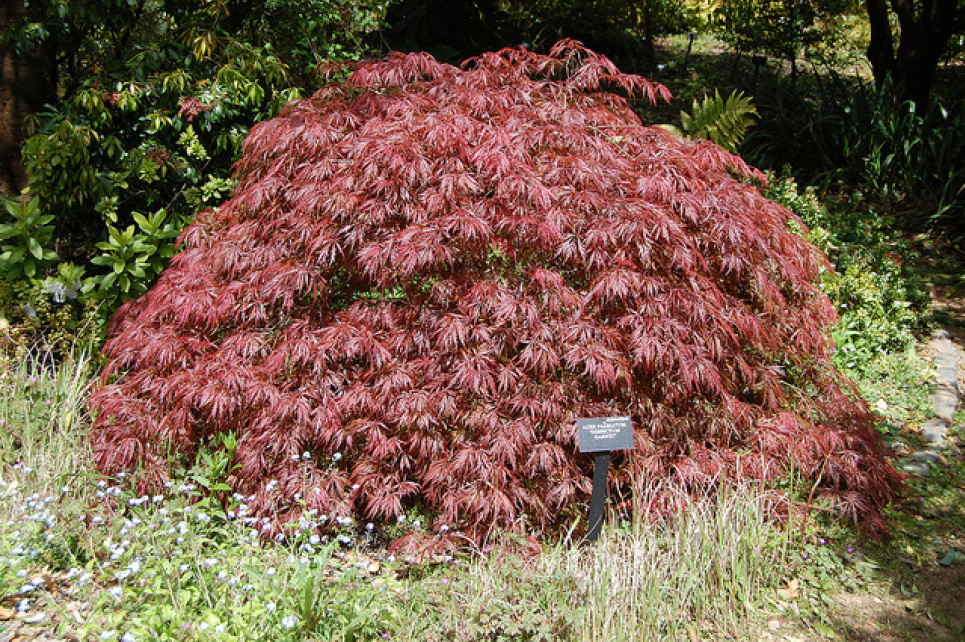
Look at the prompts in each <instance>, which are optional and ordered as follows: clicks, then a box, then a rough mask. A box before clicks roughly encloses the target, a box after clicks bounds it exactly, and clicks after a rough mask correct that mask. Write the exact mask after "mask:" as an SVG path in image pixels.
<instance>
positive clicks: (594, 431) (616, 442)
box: [576, 417, 633, 453]
mask: <svg viewBox="0 0 965 642" xmlns="http://www.w3.org/2000/svg"><path fill="white" fill-rule="evenodd" d="M576 431H577V435H578V436H579V439H580V452H581V453H598V452H603V451H606V452H609V451H611V450H633V427H632V425H631V424H630V418H629V417H594V418H592V419H577V420H576Z"/></svg>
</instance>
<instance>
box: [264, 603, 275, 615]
mask: <svg viewBox="0 0 965 642" xmlns="http://www.w3.org/2000/svg"><path fill="white" fill-rule="evenodd" d="M275 608H276V606H275V603H274V602H269V603H268V604H266V605H265V610H266V611H268V612H269V613H273V612H274V611H275Z"/></svg>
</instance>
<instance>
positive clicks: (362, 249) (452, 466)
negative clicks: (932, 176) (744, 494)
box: [92, 41, 900, 541]
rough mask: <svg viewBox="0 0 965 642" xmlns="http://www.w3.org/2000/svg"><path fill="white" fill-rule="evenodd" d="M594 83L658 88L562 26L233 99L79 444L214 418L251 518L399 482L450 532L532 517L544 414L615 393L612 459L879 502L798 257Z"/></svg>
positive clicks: (562, 435)
mask: <svg viewBox="0 0 965 642" xmlns="http://www.w3.org/2000/svg"><path fill="white" fill-rule="evenodd" d="M613 92H620V95H618V94H617V93H613ZM624 96H630V97H643V98H646V99H649V100H650V101H655V100H656V99H657V97H659V96H662V97H664V98H669V95H668V93H667V91H666V89H665V88H663V87H661V86H659V85H653V84H651V83H649V82H647V81H646V80H645V79H643V78H641V77H638V76H633V75H627V74H623V73H620V72H619V71H618V70H617V69H616V68H615V67H614V65H613V64H612V63H611V62H610V61H608V60H607V59H606V58H604V57H602V56H599V55H597V54H595V53H593V52H591V51H589V50H586V49H585V48H583V47H581V46H580V45H579V44H578V43H575V42H573V41H563V42H561V43H559V44H557V45H556V47H555V48H554V49H553V50H552V51H551V52H550V54H549V55H538V54H535V53H531V52H528V51H525V50H522V49H506V50H503V51H500V52H498V53H488V54H484V55H482V56H480V57H478V58H474V59H472V60H469V61H467V63H465V64H464V66H463V68H462V69H460V68H456V67H453V66H450V65H445V64H441V63H439V62H437V61H435V60H434V59H433V58H431V57H430V56H428V55H427V54H410V55H402V54H393V55H390V56H389V57H388V58H387V59H385V60H382V61H379V62H373V63H369V64H365V65H363V66H359V67H357V68H356V69H355V70H354V72H353V73H352V74H351V75H350V76H349V77H348V79H347V80H345V81H343V82H339V83H332V84H330V85H328V86H326V87H325V88H323V89H322V90H321V91H319V92H318V93H317V94H316V95H315V96H314V97H312V98H311V99H307V100H301V101H297V102H295V103H292V104H291V105H289V106H288V107H287V108H286V109H285V111H284V112H283V113H282V114H281V115H280V116H279V117H277V118H275V119H273V120H271V121H268V122H266V123H263V124H261V125H259V126H258V127H256V128H254V129H253V130H252V132H251V134H250V136H249V137H248V140H247V142H246V144H245V149H244V155H243V157H242V158H241V160H240V161H239V163H238V165H237V177H238V178H239V181H240V182H239V185H238V188H237V191H236V193H235V195H234V197H233V198H231V199H230V200H229V201H228V202H227V203H225V204H224V205H223V206H222V207H220V208H218V209H217V210H211V211H206V212H203V213H201V214H200V215H199V216H198V219H197V221H196V222H195V223H194V224H193V225H191V226H190V227H189V228H188V229H187V230H186V231H185V232H184V234H183V236H182V239H181V245H182V248H183V249H182V251H181V252H180V253H179V254H178V255H177V256H176V257H175V258H174V260H173V261H172V265H171V267H170V268H169V269H168V270H167V271H165V272H164V274H163V275H162V277H161V279H160V280H159V281H158V283H157V285H156V286H155V287H154V288H153V289H152V290H151V291H150V292H148V293H147V294H146V295H145V296H143V297H142V298H141V299H139V300H137V301H136V302H133V303H132V304H129V305H127V306H126V307H125V308H123V309H121V310H120V311H119V312H118V313H117V315H116V317H115V318H114V320H113V329H112V332H113V335H112V338H111V340H110V341H109V343H108V344H107V347H106V355H107V358H108V360H109V365H108V368H107V370H106V373H107V379H105V384H104V385H103V386H102V387H101V389H100V390H99V391H98V392H97V394H96V396H95V397H94V400H93V403H94V407H95V408H96V409H97V411H98V414H97V418H96V421H95V423H94V426H93V431H92V440H93V449H94V453H95V455H96V458H97V464H98V467H99V468H100V470H101V471H102V472H103V473H105V474H116V473H118V472H121V471H135V470H136V471H137V479H138V480H139V483H140V485H141V487H142V488H143V489H147V488H148V487H158V486H160V485H161V484H163V483H164V482H165V481H166V480H167V476H168V474H169V472H170V469H169V462H170V461H173V460H176V458H171V454H172V453H174V454H182V455H189V456H190V455H191V454H193V453H196V452H197V451H198V449H199V448H202V447H204V446H205V445H206V444H209V443H210V442H211V441H212V438H213V437H215V436H216V435H218V434H219V433H225V432H227V431H232V432H234V433H235V434H236V435H237V437H238V446H237V451H236V457H235V464H237V468H236V469H235V471H234V473H233V474H232V476H231V477H230V478H229V482H230V484H231V485H232V486H233V487H234V488H235V489H236V490H237V491H239V492H240V493H243V494H244V495H252V496H253V500H252V501H251V503H250V506H249V507H250V510H251V511H252V513H253V514H254V515H256V516H259V517H264V516H268V517H270V518H271V519H272V523H273V524H274V528H283V525H284V524H285V523H286V522H290V521H291V520H292V519H293V518H295V517H298V516H299V515H300V514H301V513H302V512H303V511H310V510H313V509H314V510H317V511H318V512H320V513H324V514H327V515H333V516H335V515H338V516H343V517H354V518H355V519H357V520H364V521H369V520H372V521H378V520H388V519H392V518H394V517H396V516H397V515H399V514H401V513H402V512H403V511H405V510H406V509H407V508H408V507H409V506H414V505H418V506H419V507H420V510H422V511H424V512H425V513H426V514H428V515H431V516H432V524H431V527H432V529H434V530H435V531H437V532H442V531H447V532H449V533H454V532H459V533H462V534H463V535H465V536H468V537H470V538H473V539H476V540H477V541H478V540H481V539H482V538H485V537H486V536H487V535H488V534H489V533H490V532H491V531H492V529H494V528H503V529H510V530H517V531H526V532H531V533H533V532H536V533H538V532H545V531H547V530H548V529H551V528H553V527H554V526H558V525H559V524H560V521H561V515H563V514H565V512H566V508H567V507H568V506H574V505H577V504H578V503H579V502H584V501H586V499H587V498H588V492H589V489H590V481H589V474H590V472H591V468H592V460H591V457H589V456H586V455H581V454H579V453H578V449H577V440H576V418H577V417H595V416H608V415H630V416H631V417H632V418H633V422H634V429H635V441H636V450H634V451H632V452H626V453H622V454H620V455H619V456H617V459H616V460H615V469H614V471H613V473H612V475H611V480H610V483H611V486H612V487H613V489H614V490H621V491H622V492H624V493H626V491H631V490H634V489H637V490H641V491H642V489H643V488H645V487H649V486H651V485H652V482H653V481H654V480H663V481H664V482H665V486H666V487H674V486H675V487H684V488H687V489H691V490H697V491H699V490H701V489H703V490H706V489H708V488H709V487H710V486H712V485H714V484H716V483H718V482H720V481H721V480H726V479H764V480H766V479H771V478H774V477H775V476H779V475H783V474H786V473H787V472H788V471H789V470H791V469H792V468H793V469H794V470H795V471H797V472H798V473H799V474H800V475H802V476H803V477H804V478H806V479H808V480H810V481H811V482H813V483H815V484H816V485H817V486H818V488H820V489H821V491H822V492H823V493H824V494H825V495H826V496H827V497H828V498H830V499H831V501H832V502H833V503H834V504H835V505H836V506H837V507H838V508H839V509H840V511H841V514H842V515H843V516H845V517H848V518H850V519H854V520H856V521H858V522H861V523H863V524H864V525H865V526H867V527H870V528H871V529H880V528H882V527H883V524H884V522H883V517H882V508H883V507H884V505H885V504H886V503H887V502H889V501H890V500H891V499H892V497H893V495H894V493H895V491H896V489H897V488H898V485H899V479H900V477H899V475H898V474H897V473H896V472H895V470H894V469H893V468H892V467H891V466H890V465H889V464H888V463H887V461H886V459H885V457H884V455H883V449H882V446H881V441H880V439H879V438H878V437H877V436H876V433H875V432H874V431H873V429H872V419H871V416H870V415H869V414H868V412H867V411H866V408H865V407H864V406H863V405H862V404H861V403H860V402H855V401H853V400H852V397H853V394H851V393H852V390H851V384H849V383H848V382H847V381H846V380H844V379H843V378H842V377H841V376H840V375H839V374H838V373H837V372H836V371H835V370H834V368H833V367H832V365H831V361H830V358H829V357H830V352H831V350H832V349H833V346H832V344H831V343H830V341H829V339H828V338H827V330H828V326H829V325H830V324H831V323H832V322H833V321H834V312H833V310H832V307H831V305H830V304H829V301H828V299H827V298H826V297H825V296H824V295H823V294H822V293H821V292H820V290H819V289H818V287H817V286H816V280H817V279H818V277H819V273H820V272H821V271H822V270H825V269H829V267H828V263H827V261H826V259H825V258H824V257H823V256H822V255H821V254H820V253H819V252H818V251H817V250H816V249H815V248H814V247H813V246H811V245H810V244H808V243H807V242H805V241H804V240H803V239H802V238H801V237H800V236H798V235H796V234H794V233H793V232H792V231H791V230H790V229H789V222H791V221H794V223H796V224H800V223H799V221H797V219H795V217H794V216H793V215H792V214H791V213H790V212H788V211H787V210H785V209H784V208H782V207H780V206H778V205H776V204H774V203H773V202H770V201H768V200H766V199H765V198H764V197H762V195H761V193H760V190H759V189H758V188H757V187H755V186H754V185H752V184H749V183H748V182H746V181H743V182H742V180H740V179H746V178H749V177H757V178H762V177H760V175H759V174H758V173H757V172H756V171H755V170H752V169H751V168H749V167H747V166H746V165H745V164H744V163H743V162H742V161H741V160H740V158H739V157H737V156H734V155H731V154H729V153H726V152H724V151H722V150H721V149H720V148H718V147H716V146H714V145H713V144H711V143H708V142H696V141H692V140H686V139H683V138H680V137H678V136H676V135H674V134H671V133H669V132H667V131H665V130H663V129H661V128H658V127H646V126H644V125H643V124H642V123H641V122H640V120H639V118H638V117H637V116H636V115H635V114H634V112H633V111H632V110H631V108H630V106H629V104H628V101H627V98H625V97H624ZM109 380H111V381H114V382H113V383H107V381H109ZM182 459H183V457H182ZM651 498H652V501H656V502H660V501H665V500H666V498H663V499H661V497H660V496H659V495H658V496H653V495H651Z"/></svg>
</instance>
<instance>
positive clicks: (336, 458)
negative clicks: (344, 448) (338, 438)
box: [332, 453, 342, 461]
mask: <svg viewBox="0 0 965 642" xmlns="http://www.w3.org/2000/svg"><path fill="white" fill-rule="evenodd" d="M341 458H342V453H335V454H334V455H332V460H333V461H338V460H339V459H341Z"/></svg>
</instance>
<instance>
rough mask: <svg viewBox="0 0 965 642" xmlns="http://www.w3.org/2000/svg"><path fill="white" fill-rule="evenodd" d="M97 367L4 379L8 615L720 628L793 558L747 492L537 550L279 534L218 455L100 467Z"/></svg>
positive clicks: (624, 633)
mask: <svg viewBox="0 0 965 642" xmlns="http://www.w3.org/2000/svg"><path fill="white" fill-rule="evenodd" d="M93 375H94V367H93V364H92V362H91V359H90V357H89V356H88V355H86V354H85V353H83V352H78V353H75V354H74V355H73V356H72V357H71V358H70V359H68V360H67V361H65V362H64V363H63V364H60V365H55V364H51V363H47V362H45V361H44V359H43V358H42V356H41V354H40V353H37V352H34V353H31V354H30V355H29V356H28V358H27V359H25V360H24V361H23V362H22V363H20V364H19V365H18V366H16V367H13V368H8V369H7V370H6V371H4V372H3V374H2V378H0V420H2V422H3V423H2V424H0V444H2V452H3V453H4V458H3V462H2V468H0V479H2V482H0V596H2V605H3V608H6V609H11V610H14V611H19V613H18V614H17V615H16V616H15V618H14V619H13V620H10V621H7V622H0V627H5V626H9V625H10V623H11V622H19V623H20V624H21V625H22V626H29V627H33V628H35V629H36V628H42V629H44V630H45V631H47V632H48V634H49V635H52V636H54V637H58V638H63V637H65V636H67V635H68V634H72V635H75V636H77V637H78V638H79V639H125V640H132V639H137V640H148V639H151V640H219V639H220V640H286V639H290V640H301V639H320V640H329V639H331V640H355V639H358V640H363V639H365V640H367V639H399V640H403V639H427V640H430V639H439V640H444V639H451V638H452V636H454V635H456V636H458V637H460V639H479V640H482V639H486V640H489V639H532V640H540V639H545V640H551V639H553V640H555V639H572V640H581V639H582V640H598V639H648V640H649V639H678V638H679V637H680V636H681V635H691V632H693V633H692V634H693V635H698V636H700V637H703V638H705V639H713V638H716V637H717V636H718V635H723V634H727V635H738V634H741V633H742V632H746V631H748V630H750V629H751V628H753V626H754V622H755V617H756V614H757V612H758V610H759V607H760V606H761V605H762V604H763V602H762V601H761V599H760V596H761V595H762V591H765V590H767V589H768V588H769V587H773V586H777V585H778V584H779V580H780V577H781V573H780V571H778V570H777V569H780V568H782V567H783V565H784V559H785V557H786V556H787V555H788V548H787V546H788V541H787V538H786V537H784V536H782V534H781V531H780V530H779V529H778V528H777V527H776V526H775V525H774V524H772V523H770V522H769V521H768V520H767V519H766V518H765V516H764V515H765V512H764V510H763V501H764V497H763V496H762V495H761V493H759V492H755V491H752V490H751V489H746V488H744V489H730V490H729V491H728V492H727V493H726V494H722V495H721V496H720V497H718V498H717V500H716V502H710V503H702V504H697V505H693V506H692V507H691V508H690V509H689V510H688V511H686V512H685V513H684V514H682V515H681V516H680V517H679V518H677V519H675V520H673V521H672V522H671V521H667V520H658V519H653V520H651V519H647V518H646V517H644V516H637V517H636V518H634V519H633V520H632V521H629V520H619V519H616V520H615V523H614V524H612V525H611V526H610V527H608V529H607V530H606V532H605V533H604V536H603V537H602V538H601V540H600V541H599V542H598V543H597V544H596V545H595V546H590V547H587V546H583V545H582V544H581V543H580V542H573V541H569V540H566V541H562V542H558V543H548V544H545V545H544V547H543V550H542V551H541V552H540V553H539V554H536V555H534V554H532V553H526V552H525V547H523V546H520V545H518V543H517V544H513V542H511V541H509V542H505V543H500V544H497V545H495V546H494V549H493V551H492V552H490V553H486V554H482V553H480V552H478V551H476V552H473V551H466V552H464V553H462V554H459V555H456V556H455V557H443V558H433V559H431V560H413V559H404V560H403V559H395V558H394V557H393V556H391V555H390V554H389V553H388V551H387V550H385V549H384V548H380V547H378V546H374V544H375V538H374V536H373V535H372V534H371V533H370V532H369V531H368V530H367V529H366V528H365V527H364V526H361V525H355V524H346V525H344V527H343V528H342V530H341V534H340V535H339V536H337V537H335V538H331V539H329V538H322V537H319V536H318V535H315V534H314V533H313V531H312V526H313V524H312V523H311V522H310V521H309V520H306V523H305V524H303V525H302V526H303V527H304V528H303V529H302V530H301V532H300V533H299V534H297V535H296V536H295V537H293V538H291V539H289V540H287V541H284V542H280V543H274V542H270V543H266V542H264V541H263V540H262V538H261V537H260V536H259V531H258V526H259V524H258V523H257V522H254V521H253V520H250V519H248V518H246V516H245V508H244V504H245V498H244V497H241V496H238V495H235V496H234V497H233V498H231V499H230V500H229V501H228V502H227V505H225V506H222V505H220V504H219V503H218V502H212V501H211V499H210V496H208V494H207V493H206V492H205V489H204V488H203V487H202V486H201V485H199V484H198V483H197V480H199V479H205V480H206V481H207V482H208V483H209V485H210V484H217V483H218V480H217V476H216V475H212V470H214V469H216V468H218V466H219V465H220V464H219V463H218V462H211V461H208V462H206V461H202V463H201V464H200V467H198V468H196V469H194V470H192V471H189V472H188V473H187V474H186V475H185V477H184V478H183V479H179V480H177V481H175V482H174V483H173V484H172V485H171V487H170V488H169V489H168V491H167V492H166V493H165V494H163V495H157V496H153V497H136V496H134V495H131V494H130V492H129V491H128V490H126V488H128V486H127V485H126V484H125V483H124V482H125V480H123V479H120V480H113V479H102V478H100V477H98V476H96V475H95V474H94V473H93V472H92V471H93V470H94V469H93V463H92V460H91V456H90V452H89V450H88V447H87V444H86V435H85V431H86V428H87V425H88V421H87V417H86V415H85V409H84V408H85V406H84V400H85V397H86V395H87V394H88V392H89V388H90V385H91V383H90V382H91V378H92V376H93ZM315 519H316V520H318V521H320V520H322V519H324V517H323V516H316V517H315ZM359 526H361V527H359ZM0 633H2V630H0ZM125 636H126V637H125Z"/></svg>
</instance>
